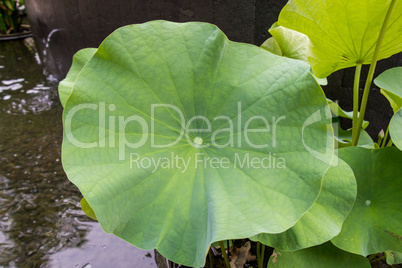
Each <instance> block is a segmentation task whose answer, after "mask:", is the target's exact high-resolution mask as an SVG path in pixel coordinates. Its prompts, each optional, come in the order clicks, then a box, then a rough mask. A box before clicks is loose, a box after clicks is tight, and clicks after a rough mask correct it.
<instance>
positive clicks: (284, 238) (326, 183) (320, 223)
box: [251, 156, 356, 251]
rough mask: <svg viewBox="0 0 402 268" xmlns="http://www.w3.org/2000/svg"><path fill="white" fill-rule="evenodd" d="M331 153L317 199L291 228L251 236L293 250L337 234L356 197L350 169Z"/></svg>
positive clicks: (262, 241)
mask: <svg viewBox="0 0 402 268" xmlns="http://www.w3.org/2000/svg"><path fill="white" fill-rule="evenodd" d="M334 157H335V158H334V159H335V161H333V166H331V167H330V168H329V169H328V171H327V173H326V174H325V176H324V179H323V182H322V189H321V192H320V195H319V196H318V198H317V201H316V202H315V203H314V205H313V206H312V207H311V208H310V209H309V210H308V211H307V212H306V214H304V215H303V217H301V218H300V220H299V221H298V222H297V223H296V224H295V225H294V226H293V227H292V228H290V229H289V230H287V231H285V232H284V233H280V234H259V235H257V236H255V237H252V238H251V239H252V240H258V241H260V242H261V243H263V244H266V245H269V246H271V247H274V248H276V249H280V250H286V251H294V250H299V249H303V248H308V247H312V246H316V245H319V244H322V243H324V242H326V241H328V240H330V239H331V238H333V237H334V236H336V235H337V234H339V232H340V231H341V227H342V224H343V222H344V220H345V219H346V216H347V215H348V214H349V212H350V210H351V209H352V207H353V203H354V201H355V198H356V180H355V177H354V175H353V171H352V169H351V168H350V167H349V166H348V165H347V164H346V163H345V162H344V161H342V160H340V159H339V158H337V157H336V156H334Z"/></svg>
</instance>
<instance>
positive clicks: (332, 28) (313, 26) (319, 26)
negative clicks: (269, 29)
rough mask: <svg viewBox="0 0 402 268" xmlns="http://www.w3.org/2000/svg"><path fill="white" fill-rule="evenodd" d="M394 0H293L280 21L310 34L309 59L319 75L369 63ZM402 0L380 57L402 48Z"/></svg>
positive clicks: (280, 17) (398, 2)
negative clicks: (359, 63)
mask: <svg viewBox="0 0 402 268" xmlns="http://www.w3.org/2000/svg"><path fill="white" fill-rule="evenodd" d="M390 3H391V0H384V1H378V0H365V1H361V0H348V1H344V0H323V1H322V0H310V1H305V0H290V1H289V2H288V4H287V5H286V6H285V7H284V8H283V9H282V11H281V13H280V15H279V20H278V22H279V25H282V26H284V27H287V28H290V29H293V30H296V31H298V32H301V33H303V34H305V35H307V36H308V37H309V39H310V42H311V46H310V51H309V61H310V64H311V66H312V68H313V72H314V74H315V75H317V76H318V77H327V76H328V75H329V74H331V73H332V72H334V71H336V70H339V69H343V68H348V67H352V66H355V65H356V64H357V63H358V62H361V63H363V64H369V63H370V61H371V60H372V58H373V54H374V49H375V46H376V43H377V39H378V36H379V33H380V29H381V26H382V24H383V21H384V19H385V15H386V13H387V11H388V8H389V6H390ZM400 10H402V1H397V3H396V6H395V9H394V12H393V13H392V16H391V17H390V20H389V24H388V28H387V31H386V33H385V37H384V40H383V43H382V46H381V50H380V54H379V59H384V58H388V57H390V56H392V55H393V54H396V53H399V52H400V51H402V19H401V15H400Z"/></svg>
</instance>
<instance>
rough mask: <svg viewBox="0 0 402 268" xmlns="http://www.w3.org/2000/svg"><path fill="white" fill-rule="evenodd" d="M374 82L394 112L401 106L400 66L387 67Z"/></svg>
mask: <svg viewBox="0 0 402 268" xmlns="http://www.w3.org/2000/svg"><path fill="white" fill-rule="evenodd" d="M374 83H375V84H376V85H377V86H378V87H379V88H381V93H382V94H383V95H384V96H385V97H386V98H387V99H388V101H389V102H390V104H391V107H392V109H393V110H394V113H395V112H396V111H398V110H399V109H400V108H401V107H402V67H395V68H392V69H388V70H386V71H385V72H383V73H382V74H380V75H379V76H377V78H376V79H374Z"/></svg>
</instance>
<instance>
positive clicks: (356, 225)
mask: <svg viewBox="0 0 402 268" xmlns="http://www.w3.org/2000/svg"><path fill="white" fill-rule="evenodd" d="M339 157H340V158H341V159H343V160H344V161H345V162H346V163H347V164H348V165H349V166H350V167H351V168H352V169H353V172H354V173H355V177H356V181H357V198H356V202H355V204H354V206H353V209H352V211H351V212H350V214H349V216H348V217H347V218H346V220H345V222H344V224H343V226H342V230H341V233H340V234H339V235H338V236H336V237H335V238H334V239H332V240H331V241H332V242H333V243H334V245H335V246H337V247H339V248H340V249H343V250H346V251H349V252H352V253H356V254H360V255H363V256H367V255H369V254H373V253H378V252H383V251H385V250H395V251H399V252H401V251H402V239H401V234H402V225H401V222H402V202H401V196H402V168H401V163H402V152H401V151H399V150H398V149H397V148H395V147H387V148H383V149H372V150H369V149H364V148H360V147H348V148H342V149H339Z"/></svg>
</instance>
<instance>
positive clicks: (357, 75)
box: [352, 63, 362, 137]
mask: <svg viewBox="0 0 402 268" xmlns="http://www.w3.org/2000/svg"><path fill="white" fill-rule="evenodd" d="M361 70H362V63H358V64H357V65H356V70H355V81H354V84H353V127H352V137H354V136H355V135H356V125H357V113H358V112H359V85H360V73H361Z"/></svg>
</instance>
